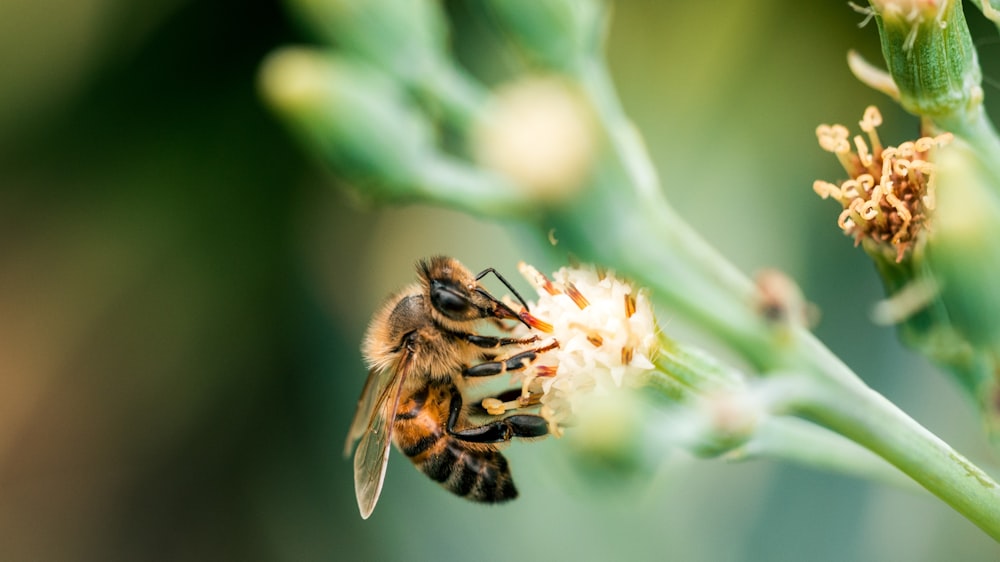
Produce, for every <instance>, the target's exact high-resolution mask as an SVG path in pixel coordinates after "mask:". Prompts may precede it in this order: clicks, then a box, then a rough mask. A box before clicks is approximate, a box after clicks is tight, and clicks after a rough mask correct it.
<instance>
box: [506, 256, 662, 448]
mask: <svg viewBox="0 0 1000 562" xmlns="http://www.w3.org/2000/svg"><path fill="white" fill-rule="evenodd" d="M520 269H521V273H522V274H523V275H524V276H525V277H526V278H527V279H528V281H530V282H531V283H532V284H533V285H534V286H535V288H536V289H537V290H538V296H539V298H538V301H537V302H535V303H532V304H531V311H530V312H528V311H523V312H522V317H523V318H524V319H525V321H526V322H528V323H529V324H531V325H532V326H533V327H534V331H535V332H537V333H538V334H539V335H541V336H543V337H546V338H551V339H554V340H555V341H556V342H558V347H557V348H554V349H552V350H550V351H547V352H545V353H544V354H542V355H541V357H540V358H539V360H538V361H537V362H536V363H535V364H534V365H532V367H531V368H530V369H528V370H526V371H524V372H523V373H521V374H518V375H516V376H517V377H519V379H520V382H521V384H522V389H523V393H522V396H523V397H527V396H532V395H538V394H540V395H541V396H540V401H541V404H542V409H541V413H542V415H543V416H545V417H547V418H548V419H549V421H550V423H551V425H552V429H553V433H554V434H556V435H559V434H560V433H561V429H560V425H561V424H563V423H564V422H565V421H567V420H568V419H569V418H570V415H571V414H572V413H573V404H574V402H575V401H577V399H579V398H581V397H582V396H584V395H590V394H592V393H597V394H601V393H607V392H610V391H612V390H614V389H618V388H621V387H624V386H638V385H640V384H641V383H642V382H643V377H642V375H643V374H645V373H648V372H649V371H650V370H652V369H654V365H653V361H654V360H655V358H656V353H657V349H658V345H659V338H658V334H657V325H656V318H655V316H654V315H653V306H652V303H651V302H650V300H649V298H648V296H647V295H646V293H645V291H642V290H638V289H636V288H635V287H634V286H632V285H631V284H630V283H628V282H626V281H623V280H621V279H619V278H617V277H615V276H614V274H613V273H610V272H605V271H602V270H599V269H598V268H596V267H593V266H584V267H576V268H565V267H564V268H562V269H560V270H559V271H556V272H555V273H554V274H553V275H552V279H549V278H548V277H546V276H545V275H543V274H542V273H540V272H539V271H538V270H537V269H535V268H533V267H531V266H530V265H527V264H524V263H522V264H521V266H520Z"/></svg>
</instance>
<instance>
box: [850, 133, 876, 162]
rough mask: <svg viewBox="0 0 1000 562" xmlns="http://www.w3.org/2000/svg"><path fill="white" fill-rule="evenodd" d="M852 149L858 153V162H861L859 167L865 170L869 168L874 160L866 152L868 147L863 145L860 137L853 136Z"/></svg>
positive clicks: (863, 142)
mask: <svg viewBox="0 0 1000 562" xmlns="http://www.w3.org/2000/svg"><path fill="white" fill-rule="evenodd" d="M854 147H855V148H856V149H857V151H858V160H860V161H861V165H862V166H864V167H865V168H868V167H870V166H871V165H872V163H873V162H874V161H875V159H874V158H873V157H872V155H871V153H869V152H868V145H867V144H865V139H863V138H861V135H855V137H854Z"/></svg>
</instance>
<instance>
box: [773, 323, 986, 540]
mask: <svg viewBox="0 0 1000 562" xmlns="http://www.w3.org/2000/svg"><path fill="white" fill-rule="evenodd" d="M810 348H811V349H810ZM808 351H811V352H813V353H816V355H815V356H813V357H814V358H813V359H812V362H813V363H815V365H814V367H824V366H825V367H827V368H829V367H832V366H833V365H831V363H832V361H824V358H826V359H829V357H831V356H830V355H829V352H828V351H826V350H825V348H822V346H821V344H819V343H818V342H815V341H812V342H811V345H809V346H806V345H803V352H808ZM804 358H805V357H804ZM815 359H820V361H816V360H815ZM838 363H839V361H838ZM836 370H837V371H841V372H842V376H841V377H839V378H846V377H847V376H850V377H854V375H853V373H850V372H849V371H848V370H847V367H846V366H842V364H841V368H839V369H836ZM829 374H831V373H830V372H829V371H827V370H822V371H816V372H815V373H814V375H817V376H816V377H815V380H812V381H806V382H808V384H803V385H801V387H800V388H801V389H802V390H803V392H802V393H801V395H800V396H798V397H797V398H796V399H795V400H793V402H792V403H789V404H788V406H789V410H790V412H791V413H795V414H798V415H801V416H803V417H806V418H808V419H810V420H812V421H814V422H816V423H818V424H820V425H822V426H823V427H826V428H829V429H831V430H833V431H835V432H837V433H839V434H841V435H843V436H844V437H847V438H848V439H850V440H852V441H854V442H855V443H857V444H859V445H862V446H863V447H865V448H867V449H868V450H870V451H872V452H874V453H876V454H878V455H879V456H881V457H882V458H883V459H885V460H886V461H888V462H889V463H891V464H892V465H893V466H895V467H896V468H898V469H899V470H901V471H902V472H904V473H906V474H907V475H908V476H910V478H912V479H913V480H914V481H916V482H917V483H918V484H920V485H921V486H923V487H924V488H925V489H927V490H928V491H929V492H931V493H932V494H934V495H936V496H937V497H938V498H940V499H941V500H943V501H944V502H945V503H947V504H948V505H950V506H951V507H952V508H954V509H955V510H956V511H958V512H959V513H961V514H962V515H963V516H965V518H966V519H968V520H969V521H971V522H973V523H975V524H976V525H977V526H979V527H980V528H981V529H982V530H983V531H985V532H986V533H987V534H989V535H990V536H991V537H993V538H994V539H995V540H997V541H1000V486H998V484H997V483H996V482H995V481H994V480H993V479H992V478H990V476H989V475H987V474H986V473H985V472H983V471H982V470H981V469H980V468H978V467H977V466H975V465H974V464H972V463H971V462H969V461H968V460H967V459H966V458H965V457H963V456H962V455H960V454H959V453H958V452H956V451H955V450H954V449H952V448H951V447H950V446H949V445H948V444H947V443H945V442H944V441H942V440H941V439H940V438H938V437H937V436H936V435H934V434H933V433H931V432H930V431H928V430H927V429H926V428H924V427H923V426H921V425H920V424H919V423H917V422H916V421H914V420H913V419H912V418H910V417H909V416H907V415H906V414H905V413H904V412H903V411H902V410H900V409H899V408H897V407H896V406H895V405H894V404H893V403H891V402H890V401H888V400H887V399H886V398H885V397H884V396H882V395H881V394H879V393H877V392H875V391H874V390H872V389H870V388H868V387H867V386H865V385H863V384H861V383H860V381H857V383H856V384H855V383H852V384H843V383H844V382H845V381H841V380H837V379H836V378H832V377H828V375H829ZM816 383H819V384H816Z"/></svg>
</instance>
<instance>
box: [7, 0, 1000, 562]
mask: <svg viewBox="0 0 1000 562" xmlns="http://www.w3.org/2000/svg"><path fill="white" fill-rule="evenodd" d="M471 4H472V3H467V2H457V1H448V2H445V3H444V6H445V7H446V9H447V10H448V11H449V14H450V15H451V17H452V18H453V29H454V34H455V37H454V43H455V47H456V49H457V50H458V51H459V56H460V58H461V57H462V56H466V55H464V54H463V53H464V51H462V49H463V48H466V47H468V48H470V49H471V48H474V46H475V37H469V36H468V35H469V34H470V33H472V32H471V31H469V30H478V29H481V27H482V25H483V22H482V21H481V20H476V21H471V20H472V19H473V17H474V16H473V15H472V10H470V9H469V6H470V5H471ZM967 15H968V17H969V20H970V25H971V26H972V27H973V29H974V35H975V36H976V37H981V38H984V39H981V40H979V41H978V42H977V46H978V48H979V49H980V57H981V60H982V61H984V71H985V74H986V79H987V84H986V95H987V101H988V103H990V104H991V105H992V110H991V111H992V114H993V115H1000V106H998V104H997V103H996V100H997V99H1000V89H998V88H997V86H996V84H997V83H998V82H1000V66H998V64H997V61H1000V57H998V56H997V55H998V54H1000V44H998V43H997V40H996V39H995V36H996V30H995V28H994V27H992V26H991V25H987V24H986V23H985V22H984V20H983V18H982V17H981V15H980V14H979V13H978V12H977V11H975V10H974V9H972V8H971V7H968V9H967ZM290 20H291V18H289V16H288V14H287V13H286V12H285V10H284V8H283V7H282V5H281V4H279V3H276V2H265V1H260V0H255V1H247V2H235V1H232V0H207V1H202V2H190V1H185V0H148V1H146V2H141V3H136V2H125V1H123V0H49V1H47V2H29V1H28V0H7V1H5V2H3V3H2V4H0V84H3V86H2V87H0V558H2V559H4V560H53V561H60V560H74V561H86V560H153V561H155V560H354V559H358V560H360V559H368V560H374V559H378V560H401V559H416V560H421V559H430V558H433V559H436V560H470V559H477V560H484V561H492V560H508V559H518V558H527V559H549V560H568V559H575V560H605V559H611V558H616V559H628V560H663V559H671V560H693V561H701V560H705V561H718V560H726V561H742V560H747V561H749V560H772V561H781V560H803V559H809V560H814V561H824V560H829V561H840V560H890V559H891V560H911V561H932V560H940V559H944V558H945V557H947V558H948V559H951V560H996V559H997V558H1000V548H998V546H997V545H996V544H995V543H994V542H993V541H992V540H991V539H989V538H988V537H987V536H986V535H985V534H983V533H982V532H980V531H979V530H978V529H977V528H975V527H974V526H973V525H972V524H970V523H968V522H967V521H965V520H964V519H962V518H961V517H960V516H958V515H957V514H955V513H954V512H952V510H951V509H950V508H948V507H947V506H945V505H944V504H942V503H941V502H938V501H937V500H935V499H934V498H932V497H930V496H929V495H927V494H920V493H918V494H913V493H908V492H905V491H900V490H896V489H892V488H887V487H884V486H880V485H875V484H870V483H867V482H864V481H859V480H855V479H852V478H847V477H842V476H837V475H832V474H828V473H822V472H817V471H814V470H811V469H808V468H801V467H797V466H791V465H788V464H783V463H777V462H775V463H771V462H763V461H758V462H753V463H747V464H726V463H724V462H722V461H702V460H697V459H692V458H689V457H688V456H686V455H682V454H665V456H664V462H663V464H662V466H660V467H658V468H657V470H656V471H655V473H654V474H652V475H648V476H647V477H645V478H641V479H638V480H625V479H623V480H622V481H615V480H608V479H604V480H599V479H594V478H587V477H585V476H583V475H581V474H580V472H579V471H578V470H576V469H575V468H574V466H573V463H572V462H569V461H568V460H567V458H566V456H565V455H562V454H560V452H561V449H562V448H563V446H564V445H563V444H562V443H560V442H559V441H557V440H554V439H548V440H545V441H542V442H540V443H535V444H531V445H526V444H515V445H513V446H512V447H511V448H510V449H509V450H508V451H509V454H508V456H509V458H510V460H511V465H512V467H513V470H514V474H515V477H516V479H517V482H518V484H519V488H520V490H521V493H522V497H521V498H520V499H519V500H517V501H516V502H514V503H513V504H509V505H505V506H503V507H483V506H479V505H474V504H471V503H467V502H465V501H463V500H460V499H458V498H455V497H453V496H452V495H450V494H448V493H446V492H443V491H442V490H441V489H439V488H438V487H437V486H436V485H435V484H433V483H432V482H430V481H429V480H428V479H426V478H425V477H424V476H422V475H420V474H419V473H417V471H416V470H414V469H413V468H412V467H411V465H410V464H409V463H408V462H407V461H406V460H405V459H404V458H403V457H402V456H401V455H399V454H398V453H397V452H395V451H394V452H393V454H392V457H391V459H390V464H389V471H388V476H387V478H386V484H385V489H384V491H383V495H382V499H381V501H380V503H379V506H378V508H377V509H376V511H375V513H374V515H373V517H372V518H371V519H370V520H368V521H362V520H361V518H360V517H359V515H358V510H357V506H356V503H355V499H354V491H353V481H352V476H351V463H350V462H349V461H348V460H346V459H344V458H343V457H342V454H341V451H342V447H343V440H344V437H345V435H346V432H347V428H348V424H349V422H350V418H351V415H352V414H353V408H354V405H355V401H356V400H357V396H358V393H359V392H360V389H361V385H362V384H363V381H364V378H365V376H366V373H365V369H364V367H363V365H362V361H361V357H360V353H359V351H358V347H359V344H360V340H361V337H362V334H363V332H364V329H365V326H366V324H367V321H368V319H369V317H370V315H371V313H372V312H373V310H374V309H375V308H376V307H377V305H378V303H379V302H380V301H381V299H382V298H383V297H384V296H385V295H386V294H387V293H388V292H389V291H391V290H393V289H395V288H399V287H401V286H402V285H404V284H406V283H408V282H410V281H411V279H412V278H413V271H412V264H413V262H414V261H415V260H416V259H418V258H420V257H423V256H427V255H430V254H435V253H446V254H450V255H453V256H455V257H457V258H459V259H460V260H462V261H463V262H464V263H466V264H467V265H469V267H470V268H472V269H480V268H485V267H488V266H494V267H496V268H498V269H500V270H501V271H508V272H513V271H515V266H516V263H517V262H518V261H519V260H521V259H524V258H525V257H526V256H525V254H526V253H528V250H525V249H524V248H522V247H521V244H520V242H519V237H518V235H517V233H516V232H514V231H512V230H511V229H509V228H507V226H506V225H504V224H498V223H492V222H481V221H478V220H476V219H474V218H471V217H468V216H465V215H460V214H457V213H454V212H451V211H445V210H441V209H435V208H428V207H421V206H414V207H406V208H372V207H370V206H366V205H364V204H362V203H359V202H358V201H356V199H355V198H352V197H350V196H348V195H346V192H345V191H343V190H341V189H339V188H338V179H337V177H336V176H335V175H334V174H332V173H331V171H329V170H327V169H325V168H324V167H323V166H322V165H320V164H319V163H317V162H316V161H315V159H314V158H312V157H311V156H310V155H309V154H308V153H307V151H305V150H303V149H302V148H301V147H300V146H299V145H297V144H296V143H295V142H294V140H293V139H292V138H291V136H290V135H289V134H288V133H287V132H286V131H285V130H284V129H283V128H282V127H281V126H280V125H279V124H278V122H277V120H276V119H275V118H274V117H273V116H272V115H270V114H269V113H268V112H267V111H266V110H265V108H264V106H263V103H262V102H261V99H260V97H259V94H258V90H257V86H256V80H257V71H258V68H259V63H260V61H261V60H262V58H263V57H264V56H265V55H266V54H267V53H268V52H269V51H271V50H272V49H274V48H275V47H277V46H280V45H283V44H288V43H294V42H301V41H303V40H304V39H303V38H304V34H303V33H302V32H301V30H299V29H297V28H296V27H295V26H293V25H292V24H291V23H290ZM861 20H862V16H860V15H858V14H857V13H855V12H854V11H852V10H851V9H850V8H849V7H848V6H847V5H846V3H843V2H839V1H837V2H825V3H807V2H791V1H788V0H780V1H779V0H773V1H758V2H745V1H738V0H724V1H720V2H694V3H690V2H688V3H679V2H678V3H667V2H653V1H645V2H643V1H638V0H633V1H628V2H618V3H616V4H615V6H614V16H613V23H612V26H611V29H610V38H609V46H608V53H609V59H610V65H611V70H612V74H613V75H614V77H615V79H616V81H617V83H618V86H619V88H620V94H621V97H622V100H623V103H624V105H625V107H626V110H627V111H628V112H629V113H630V114H631V116H632V117H633V118H634V120H635V121H636V123H637V124H638V125H639V127H640V128H641V129H642V131H643V132H644V134H645V136H646V140H647V142H648V146H649V149H650V152H651V154H652V156H653V159H654V161H655V162H656V165H657V167H658V170H659V172H660V174H661V176H662V179H663V183H664V185H665V189H666V190H667V192H668V197H669V198H670V199H671V201H672V202H673V204H674V205H675V207H676V208H678V209H679V210H680V211H681V213H682V214H683V215H684V216H685V217H687V218H688V220H689V221H690V222H691V223H693V224H694V225H695V226H696V228H697V229H698V230H700V231H701V232H702V234H703V235H704V236H705V237H706V238H708V239H709V240H710V241H711V242H713V243H714V244H716V245H717V246H718V247H719V248H720V249H721V250H722V251H723V253H724V254H726V255H728V256H729V257H730V258H732V259H733V260H734V261H735V263H736V264H737V265H739V266H740V267H741V268H742V269H743V270H744V271H746V272H748V273H752V272H754V271H756V270H757V269H759V268H762V267H777V268H780V269H783V270H784V271H786V272H788V273H789V274H790V275H791V276H792V277H793V278H795V279H797V280H798V281H799V282H800V283H801V285H802V287H803V289H804V292H805V294H806V295H807V297H808V298H809V299H811V300H812V301H813V302H815V303H816V304H817V305H818V306H819V308H820V310H821V311H822V318H821V321H820V323H819V325H818V326H817V328H816V331H817V332H818V334H819V336H820V338H821V339H822V340H824V341H825V342H826V343H827V344H828V345H829V346H830V347H831V348H832V349H833V351H834V352H836V353H837V354H839V355H840V356H841V357H842V358H844V359H845V360H846V361H847V362H848V363H849V364H850V365H851V366H852V367H853V368H854V369H855V370H856V371H857V372H858V373H860V374H861V375H862V377H863V378H865V380H866V381H867V382H868V383H869V384H870V385H871V386H873V387H874V388H876V389H877V390H879V391H880V392H882V393H884V394H885V395H886V396H888V397H889V398H890V399H891V400H892V401H894V402H895V403H897V404H898V405H900V406H901V407H902V408H903V409H904V410H906V411H907V412H909V413H910V414H911V415H913V416H914V417H915V418H916V419H917V420H919V421H920V422H921V423H923V424H924V425H926V426H927V427H928V428H930V429H931V430H932V431H934V432H936V433H937V434H938V435H940V436H941V437H943V438H944V439H945V440H946V441H948V442H949V443H951V444H952V445H953V446H955V447H956V448H957V449H958V450H959V451H961V452H963V453H965V454H966V455H968V456H969V457H971V458H972V459H973V460H975V461H977V462H981V463H982V464H984V465H996V464H997V462H998V459H997V458H996V456H995V455H994V454H993V453H991V451H990V450H989V449H988V448H987V446H986V444H985V440H984V439H983V438H982V437H981V434H980V431H979V429H980V428H979V423H978V421H977V418H976V415H975V413H974V408H973V407H972V406H971V405H970V404H968V403H966V401H965V399H964V397H963V396H961V395H960V394H959V392H958V390H957V389H956V388H955V386H954V385H953V384H952V383H951V382H950V381H949V380H947V379H946V378H945V377H944V376H943V375H941V374H940V373H939V372H937V371H936V370H935V369H934V368H933V367H932V366H930V365H929V364H928V363H927V362H926V361H925V360H924V359H922V358H920V357H917V356H914V355H911V354H910V353H908V352H907V351H905V350H904V349H902V348H901V346H900V344H899V343H898V342H897V340H896V338H895V335H894V333H893V331H892V330H891V329H887V328H878V327H874V326H872V325H871V323H870V321H869V320H868V318H869V311H870V308H871V306H872V304H873V303H874V302H875V301H876V300H877V299H879V298H880V297H881V295H882V293H881V288H880V286H879V282H878V280H877V278H876V276H875V272H874V269H873V267H872V265H871V264H870V262H869V260H868V259H867V257H866V256H865V255H863V253H862V252H860V251H855V250H853V249H852V247H851V242H850V240H849V239H847V238H846V237H844V236H842V235H841V234H840V232H839V230H838V229H837V228H836V225H835V220H836V214H837V212H838V208H837V205H836V204H835V203H832V202H829V201H822V200H820V199H819V198H818V197H816V196H815V195H814V194H813V192H812V182H813V180H814V179H816V178H823V179H826V180H830V181H835V180H838V179H842V176H843V174H842V170H841V169H840V168H839V166H838V164H837V162H836V159H835V158H834V157H833V156H832V155H829V154H827V153H824V152H822V151H821V150H819V148H818V147H817V146H816V142H815V135H814V129H815V127H816V125H817V124H819V123H823V122H827V123H830V122H840V123H844V124H847V125H848V126H849V127H851V128H852V130H855V129H856V126H855V124H856V122H857V120H858V119H860V117H861V114H862V112H863V110H864V108H865V106H866V105H868V104H872V103H876V104H879V106H880V107H881V109H882V111H883V114H884V115H885V121H886V125H885V126H884V127H883V128H882V129H881V131H880V134H881V136H882V139H883V140H884V141H885V142H887V143H890V144H892V143H898V142H901V141H903V140H908V139H911V138H913V137H915V136H916V133H917V122H916V119H915V118H913V117H911V116H908V115H905V114H903V113H902V112H901V111H900V110H899V109H898V108H897V107H895V106H894V105H892V104H891V103H890V102H889V101H888V100H887V99H886V98H884V97H883V96H882V95H880V94H878V93H875V92H873V91H870V90H868V89H867V88H865V87H864V86H862V85H861V84H859V83H858V82H857V81H856V80H855V79H854V78H853V77H852V76H851V75H850V73H849V72H848V70H847V66H846V63H845V55H846V52H847V50H848V49H850V48H854V49H858V50H859V51H860V52H861V53H862V54H863V55H865V56H866V57H867V58H868V59H869V60H872V61H879V60H880V58H879V56H880V55H879V47H878V38H877V33H876V30H875V28H874V25H871V26H868V27H867V28H864V29H859V28H858V25H857V24H858V23H859V22H860V21H861ZM487 23H488V22H487ZM480 64H484V63H483V61H480ZM487 64H488V61H487ZM487 70H488V69H487ZM386 134H391V133H390V132H386ZM508 277H514V276H512V275H508ZM515 282H517V280H515ZM518 285H519V286H520V287H522V288H524V287H525V285H524V284H523V283H518ZM661 320H665V322H664V323H665V324H667V326H668V328H667V329H668V332H669V331H670V330H672V329H673V328H674V326H673V325H671V323H670V322H671V321H670V320H669V311H664V313H663V314H662V316H661ZM676 328H677V329H680V330H683V326H680V325H678V326H676Z"/></svg>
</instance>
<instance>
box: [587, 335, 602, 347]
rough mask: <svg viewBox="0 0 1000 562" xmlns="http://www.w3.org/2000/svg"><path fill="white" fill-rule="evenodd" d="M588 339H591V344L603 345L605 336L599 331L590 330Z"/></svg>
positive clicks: (595, 345)
mask: <svg viewBox="0 0 1000 562" xmlns="http://www.w3.org/2000/svg"><path fill="white" fill-rule="evenodd" d="M587 341H589V342H590V345H592V346H594V347H601V346H602V345H604V338H602V337H601V334H598V333H597V332H589V333H588V334H587Z"/></svg>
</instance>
